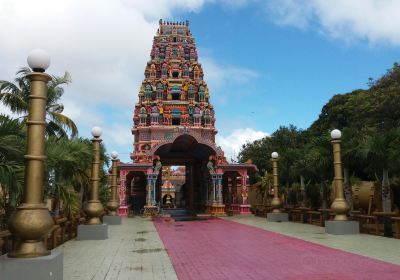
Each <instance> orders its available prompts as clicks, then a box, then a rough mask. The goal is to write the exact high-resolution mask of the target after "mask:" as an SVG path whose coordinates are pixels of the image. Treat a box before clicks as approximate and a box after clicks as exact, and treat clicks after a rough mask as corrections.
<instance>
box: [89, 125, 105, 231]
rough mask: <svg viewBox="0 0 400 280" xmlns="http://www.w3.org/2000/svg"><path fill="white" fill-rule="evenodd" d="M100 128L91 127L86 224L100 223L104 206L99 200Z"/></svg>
mask: <svg viewBox="0 0 400 280" xmlns="http://www.w3.org/2000/svg"><path fill="white" fill-rule="evenodd" d="M102 132H103V131H102V129H101V128H100V127H98V126H95V127H93V128H92V135H93V139H92V142H93V162H92V178H90V180H91V181H92V186H91V188H90V194H89V200H88V202H87V203H86V205H85V212H86V214H87V215H88V219H87V221H86V224H87V225H100V224H102V223H101V220H100V217H101V214H103V211H104V208H103V205H102V204H101V202H100V200H99V181H100V178H99V173H100V143H101V138H100V136H101V134H102Z"/></svg>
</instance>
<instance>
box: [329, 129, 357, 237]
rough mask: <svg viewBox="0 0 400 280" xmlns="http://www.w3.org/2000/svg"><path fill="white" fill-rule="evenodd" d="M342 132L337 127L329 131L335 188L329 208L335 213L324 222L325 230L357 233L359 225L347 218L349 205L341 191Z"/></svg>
mask: <svg viewBox="0 0 400 280" xmlns="http://www.w3.org/2000/svg"><path fill="white" fill-rule="evenodd" d="M341 137H342V133H341V132H340V130H338V129H334V130H332V131H331V138H332V141H331V142H332V146H333V166H334V171H335V175H334V176H335V177H334V180H333V186H334V189H335V200H334V201H333V203H332V205H331V209H332V210H333V212H334V213H335V218H334V220H332V221H326V222H325V232H326V233H330V234H337V235H339V234H340V235H342V234H357V233H359V232H360V226H359V223H358V222H357V221H350V220H348V218H347V213H348V212H349V205H348V204H347V201H346V199H345V198H344V192H343V170H342V160H341V156H340V143H341V140H340V138H341Z"/></svg>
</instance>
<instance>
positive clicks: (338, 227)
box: [325, 221, 360, 235]
mask: <svg viewBox="0 0 400 280" xmlns="http://www.w3.org/2000/svg"><path fill="white" fill-rule="evenodd" d="M325 232H326V233H329V234H335V235H345V234H359V233H360V225H359V223H358V222H357V221H326V222H325Z"/></svg>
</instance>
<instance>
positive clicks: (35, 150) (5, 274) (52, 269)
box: [0, 31, 63, 279]
mask: <svg viewBox="0 0 400 280" xmlns="http://www.w3.org/2000/svg"><path fill="white" fill-rule="evenodd" d="M39 32H40V31H39ZM27 61H28V65H29V67H30V68H31V69H32V70H33V72H31V73H29V74H28V75H27V78H28V79H29V81H30V85H28V86H29V87H30V93H29V96H28V98H29V104H28V119H27V121H26V130H27V139H26V140H27V143H26V154H25V176H24V192H23V199H22V203H21V204H20V205H19V206H18V207H17V208H16V209H15V212H14V213H13V214H12V216H11V217H10V220H9V230H10V231H11V233H12V235H13V238H14V241H16V243H15V244H14V245H15V246H13V248H12V251H11V252H10V253H9V254H8V255H4V256H2V257H0V279H17V278H18V279H44V278H46V279H50V278H51V279H62V278H63V253H62V251H58V250H54V251H52V252H50V251H48V250H47V248H46V247H45V246H44V244H43V242H42V239H43V237H44V236H46V235H47V233H48V232H49V231H50V230H51V228H52V227H53V225H54V222H53V219H52V218H51V216H50V213H49V210H48V209H47V207H46V205H45V204H44V203H43V177H44V161H45V160H46V156H45V135H44V133H45V128H46V118H45V117H46V103H47V102H46V101H47V90H48V89H47V83H48V82H49V81H50V80H51V79H52V78H51V77H50V76H49V75H47V74H45V73H44V72H45V70H46V69H47V68H48V67H49V66H50V57H49V55H48V54H47V53H46V52H45V51H44V50H41V49H35V50H32V51H31V52H30V53H29V55H28V59H27ZM46 275H47V276H46Z"/></svg>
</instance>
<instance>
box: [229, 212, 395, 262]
mask: <svg viewBox="0 0 400 280" xmlns="http://www.w3.org/2000/svg"><path fill="white" fill-rule="evenodd" d="M223 219H227V220H230V221H235V222H238V223H242V224H245V225H250V226H254V227H258V228H262V229H266V230H269V231H273V232H276V233H280V234H284V235H287V236H291V237H296V238H299V239H302V240H306V241H310V242H313V243H316V244H320V245H324V246H327V247H331V248H335V249H340V250H343V251H346V252H350V253H355V254H358V255H362V256H366V257H370V258H374V259H378V260H382V261H386V262H390V263H393V264H397V265H400V240H399V239H395V238H387V237H383V236H375V235H371V234H356V235H331V234H327V233H325V228H324V227H319V226H315V225H309V224H301V223H293V222H289V223H272V222H267V221H266V219H265V218H262V217H255V216H246V217H243V216H231V217H224V218H223Z"/></svg>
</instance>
